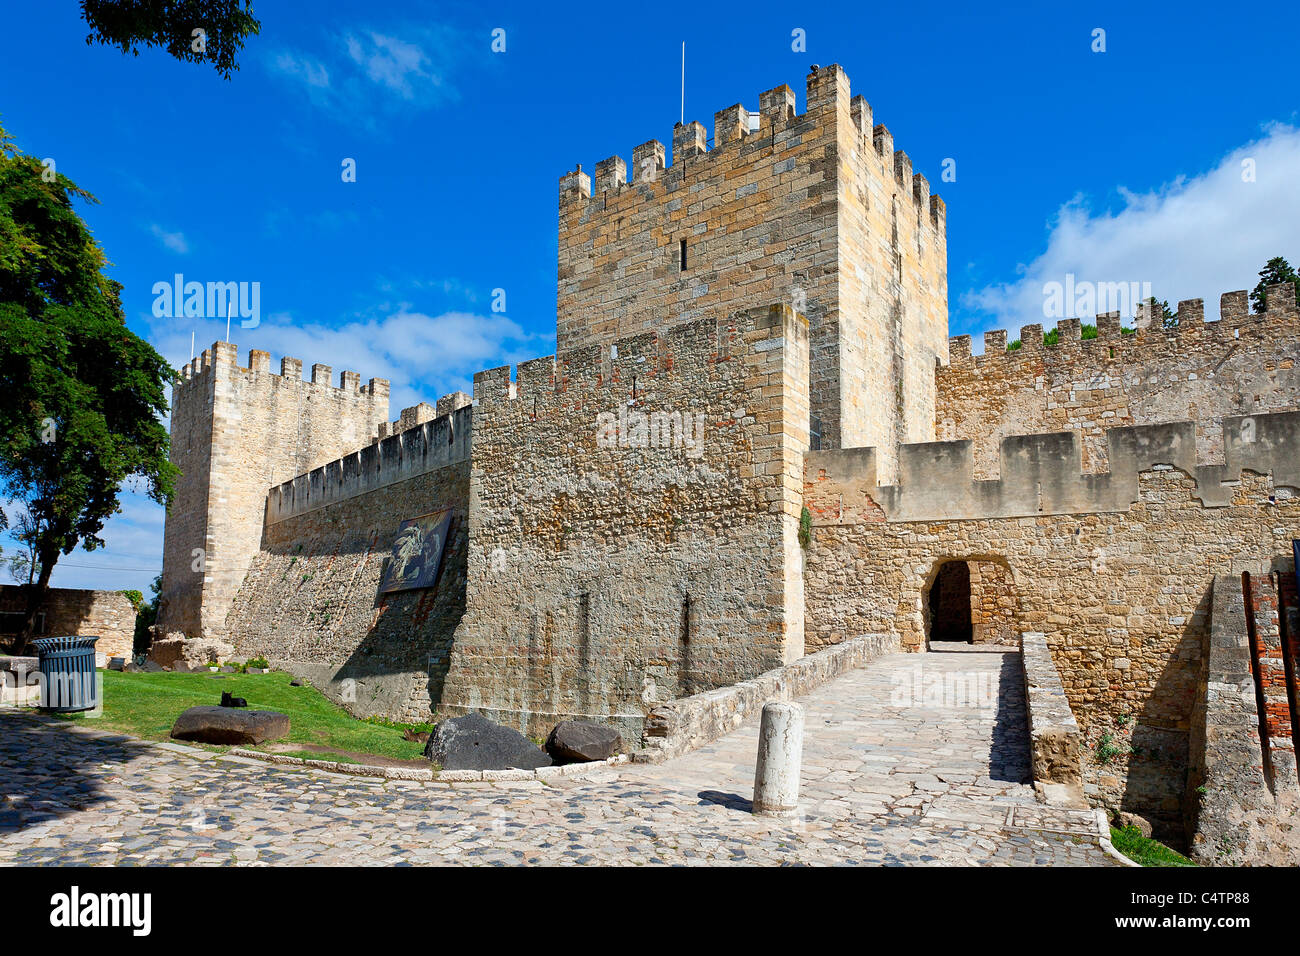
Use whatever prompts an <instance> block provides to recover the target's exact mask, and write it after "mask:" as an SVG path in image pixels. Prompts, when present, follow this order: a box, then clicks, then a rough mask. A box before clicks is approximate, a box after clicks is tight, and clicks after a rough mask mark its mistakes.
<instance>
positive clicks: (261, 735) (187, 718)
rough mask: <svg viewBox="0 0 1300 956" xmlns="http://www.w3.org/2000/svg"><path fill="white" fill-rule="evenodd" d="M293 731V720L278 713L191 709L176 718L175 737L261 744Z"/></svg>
mask: <svg viewBox="0 0 1300 956" xmlns="http://www.w3.org/2000/svg"><path fill="white" fill-rule="evenodd" d="M288 732H289V717H288V715H287V714H281V713H278V712H277V711H274V710H244V709H243V708H241V707H216V706H212V707H206V706H205V707H191V708H190V709H189V710H187V711H185V712H184V713H182V714H181V715H180V716H179V717H177V718H176V723H174V724H173V725H172V737H173V738H174V739H176V740H195V741H198V742H199V743H204V744H240V745H245V746H246V745H249V744H260V743H262V742H263V741H264V740H277V739H279V738H280V737H283V736H284V735H285V734H287V733H288Z"/></svg>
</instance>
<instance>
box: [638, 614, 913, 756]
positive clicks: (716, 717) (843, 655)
mask: <svg viewBox="0 0 1300 956" xmlns="http://www.w3.org/2000/svg"><path fill="white" fill-rule="evenodd" d="M898 649H899V646H898V638H897V636H895V635H889V634H865V635H862V636H860V637H855V638H850V639H849V640H847V641H842V642H841V643H839V644H835V645H832V646H831V647H828V648H826V649H825V650H822V651H818V652H817V653H816V654H809V655H808V656H807V657H803V658H800V659H799V660H797V661H795V662H794V663H793V664H787V665H786V666H784V667H777V668H775V669H773V670H770V671H766V672H765V673H762V674H759V675H758V676H757V677H755V678H754V679H753V680H746V681H741V682H740V683H738V684H732V685H730V686H728V687H719V688H717V689H716V690H710V691H705V692H704V693H702V694H695V695H693V696H691V697H682V698H679V699H678V700H673V701H669V702H668V703H666V704H663V705H661V706H659V707H656V708H655V709H654V710H652V711H650V714H649V716H647V717H646V722H645V735H644V736H643V737H642V740H641V746H642V747H643V748H644V749H643V750H641V751H640V752H638V753H637V754H635V755H634V759H636V760H638V761H644V762H656V763H657V762H658V761H660V760H666V759H668V758H669V757H677V756H680V755H682V754H684V753H688V752H689V751H691V750H694V749H696V748H697V747H701V746H703V745H704V744H707V743H708V742H709V741H711V740H716V739H717V738H719V737H721V736H722V735H724V734H727V733H730V732H731V731H733V730H735V729H736V728H737V727H739V726H740V725H741V724H743V723H744V722H745V721H746V720H748V719H750V718H751V717H757V716H758V715H759V713H760V712H761V711H762V709H763V705H764V704H765V703H767V702H768V701H770V700H790V699H791V698H794V697H800V696H802V695H804V694H806V693H808V692H809V691H811V690H813V689H814V688H816V687H820V686H821V685H822V684H825V683H826V682H827V681H830V680H833V679H835V678H836V677H839V676H840V675H841V674H844V673H846V672H848V671H851V670H854V669H856V668H859V667H862V666H863V665H864V664H866V663H867V661H869V660H871V659H872V658H873V657H879V656H880V655H881V654H887V653H889V652H891V651H897V650H898Z"/></svg>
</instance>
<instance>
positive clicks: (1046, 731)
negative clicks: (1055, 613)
mask: <svg viewBox="0 0 1300 956" xmlns="http://www.w3.org/2000/svg"><path fill="white" fill-rule="evenodd" d="M1020 656H1021V659H1022V660H1023V661H1024V668H1025V707H1026V710H1027V711H1028V714H1029V745H1030V755H1031V757H1032V759H1033V772H1034V789H1035V790H1037V791H1038V794H1039V797H1040V798H1041V799H1043V800H1045V801H1046V802H1049V803H1055V802H1071V803H1078V802H1082V800H1083V769H1082V760H1083V735H1082V734H1081V733H1080V732H1079V725H1078V723H1077V722H1076V721H1075V719H1074V712H1073V711H1071V710H1070V700H1069V698H1067V697H1066V696H1065V688H1064V687H1063V686H1062V684H1061V675H1060V673H1059V672H1058V671H1057V670H1056V663H1055V662H1054V661H1053V660H1052V652H1051V650H1050V649H1049V648H1048V646H1047V635H1046V634H1043V633H1041V632H1038V631H1027V632H1025V633H1023V634H1021V635H1020ZM1061 788H1064V789H1061Z"/></svg>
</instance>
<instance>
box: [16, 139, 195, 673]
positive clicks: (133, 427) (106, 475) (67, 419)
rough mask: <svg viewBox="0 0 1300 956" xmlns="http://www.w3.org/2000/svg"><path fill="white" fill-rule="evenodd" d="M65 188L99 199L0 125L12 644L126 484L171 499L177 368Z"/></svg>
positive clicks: (23, 639) (95, 539)
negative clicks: (16, 559)
mask: <svg viewBox="0 0 1300 956" xmlns="http://www.w3.org/2000/svg"><path fill="white" fill-rule="evenodd" d="M74 198H81V199H84V200H86V201H88V202H95V201H96V200H95V199H94V197H93V196H91V195H90V194H89V193H87V192H86V191H85V190H83V189H81V188H80V187H78V186H77V185H76V184H75V183H73V182H72V181H71V180H69V179H68V178H67V177H66V176H64V175H62V174H61V173H57V174H56V173H54V172H53V171H52V170H48V169H46V168H45V167H44V166H42V164H41V163H40V162H38V161H37V160H36V159H34V158H32V157H30V156H24V155H23V154H22V153H20V152H19V151H18V150H17V149H16V148H14V146H13V140H12V139H11V138H10V137H9V135H8V134H7V133H6V132H5V131H4V129H3V127H0V499H5V498H7V499H9V500H12V501H15V502H17V503H19V504H20V505H21V506H22V508H23V510H24V512H25V513H26V516H27V519H28V520H29V521H30V526H28V528H27V529H26V532H25V535H26V538H25V539H24V543H25V544H28V545H29V547H30V549H31V554H32V558H33V565H32V568H33V572H34V573H33V575H32V578H31V581H30V584H29V585H27V586H26V590H27V609H26V618H25V623H24V626H23V631H22V634H21V635H20V637H19V638H18V644H17V646H16V647H15V648H14V650H15V652H19V653H20V652H22V651H23V650H24V649H25V648H26V645H27V641H28V640H29V639H30V638H31V635H32V628H33V626H34V624H35V621H36V615H37V613H38V611H39V610H40V607H41V605H42V604H43V602H44V600H45V596H46V592H47V591H48V590H49V582H50V575H51V574H52V573H53V571H54V566H55V564H56V562H57V561H58V559H59V557H60V555H65V554H70V553H71V552H72V551H73V550H74V549H75V548H76V547H78V546H81V547H82V548H84V549H85V550H87V551H92V550H94V549H95V548H98V547H100V546H102V545H103V543H104V542H103V540H102V539H101V538H100V537H99V532H100V531H101V530H102V529H103V526H104V522H105V521H106V520H107V519H108V518H109V517H110V516H111V515H113V514H115V513H116V512H117V511H118V510H119V509H120V506H119V503H118V494H119V491H120V489H121V487H122V485H123V484H124V483H125V482H127V481H128V480H131V481H134V482H136V483H138V484H142V485H143V486H144V487H145V489H146V490H147V493H148V494H149V496H150V497H151V498H153V499H154V500H155V501H158V502H159V503H161V504H166V503H167V502H168V501H169V500H170V498H171V493H172V486H173V483H174V480H175V475H176V468H175V467H174V466H173V465H172V464H171V463H170V462H169V461H168V460H167V448H168V441H167V430H166V429H165V428H164V427H163V424H162V422H161V421H160V416H162V415H164V414H166V412H167V400H166V395H165V386H166V384H167V383H168V381H169V380H171V379H173V378H174V375H175V373H174V372H173V371H172V370H171V369H170V368H168V367H167V364H166V362H164V361H163V359H162V356H160V355H159V354H158V353H157V352H156V351H154V349H153V347H152V346H150V345H149V343H147V342H145V341H144V340H143V339H141V338H140V337H139V336H137V335H136V334H135V333H134V332H132V331H131V330H130V329H128V328H127V327H126V319H125V317H124V315H123V313H122V303H121V284H120V283H118V282H116V281H114V280H112V279H110V278H108V277H107V276H106V275H104V272H103V270H104V268H105V267H106V266H107V260H106V259H105V258H104V253H103V250H101V249H100V247H99V245H98V243H96V242H95V240H94V238H93V237H92V236H91V234H90V230H89V229H88V228H87V227H86V224H85V223H84V222H82V221H81V218H80V217H79V216H78V215H77V213H76V211H75V210H74V209H73V208H72V201H73V199H74Z"/></svg>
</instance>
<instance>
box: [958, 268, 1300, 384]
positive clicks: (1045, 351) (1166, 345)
mask: <svg viewBox="0 0 1300 956" xmlns="http://www.w3.org/2000/svg"><path fill="white" fill-rule="evenodd" d="M1266 298H1267V304H1268V309H1267V311H1265V312H1263V313H1259V314H1254V313H1251V312H1250V310H1249V297H1248V296H1247V293H1246V292H1245V291H1244V290H1241V291H1237V292H1225V293H1224V294H1223V295H1222V296H1221V297H1220V298H1219V320H1218V321H1216V322H1207V321H1205V303H1204V300H1202V299H1184V300H1183V301H1181V302H1179V303H1178V313H1177V314H1178V324H1177V325H1176V326H1174V327H1172V328H1165V327H1164V325H1163V322H1162V317H1161V316H1160V315H1159V314H1157V313H1156V312H1155V311H1153V309H1152V307H1151V305H1150V303H1139V305H1138V309H1137V316H1136V317H1135V320H1134V328H1133V329H1132V330H1131V331H1126V330H1124V329H1122V328H1121V323H1120V314H1119V313H1118V312H1105V313H1102V314H1100V315H1098V316H1097V317H1096V319H1097V335H1096V337H1095V338H1091V339H1084V338H1082V328H1083V326H1082V322H1081V321H1080V320H1079V319H1061V320H1060V321H1058V322H1057V323H1056V329H1057V340H1056V342H1054V343H1052V344H1050V345H1049V344H1045V343H1044V342H1043V327H1042V325H1041V324H1034V325H1026V326H1023V327H1022V328H1021V329H1020V347H1019V348H1017V349H1013V350H1011V351H1008V350H1007V333H1006V331H1005V330H1003V329H995V330H990V331H987V332H985V333H984V354H983V355H973V354H972V353H971V337H970V336H969V335H957V336H953V337H951V338H949V340H948V367H949V368H951V369H954V370H956V369H974V370H976V371H981V370H984V369H990V370H991V369H998V370H1006V369H1009V368H1011V367H1014V366H1017V365H1021V364H1026V363H1041V362H1044V361H1047V362H1050V361H1060V362H1067V363H1071V364H1073V363H1077V362H1078V361H1079V360H1080V357H1081V356H1082V357H1084V358H1085V359H1086V358H1087V357H1089V356H1094V357H1099V358H1101V359H1102V360H1103V361H1109V360H1110V359H1112V358H1117V357H1119V356H1120V354H1121V353H1120V351H1119V350H1117V349H1116V348H1115V347H1116V346H1123V347H1124V350H1125V351H1127V350H1128V349H1134V350H1136V353H1137V354H1141V355H1143V356H1147V355H1149V354H1150V353H1151V351H1152V350H1153V349H1155V350H1160V349H1164V350H1181V349H1186V348H1191V347H1195V346H1199V345H1207V344H1208V345H1224V346H1230V345H1232V344H1234V343H1238V342H1241V341H1242V340H1246V341H1255V340H1264V339H1268V338H1273V337H1277V336H1282V335H1292V336H1294V335H1295V334H1296V331H1297V328H1298V327H1300V312H1297V309H1296V301H1295V287H1294V286H1293V285H1291V284H1289V283H1282V284H1280V285H1270V286H1269V287H1268V289H1267V297H1266ZM1159 308H1160V306H1159V305H1158V304H1157V305H1156V306H1155V309H1156V310H1158V309H1159Z"/></svg>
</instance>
